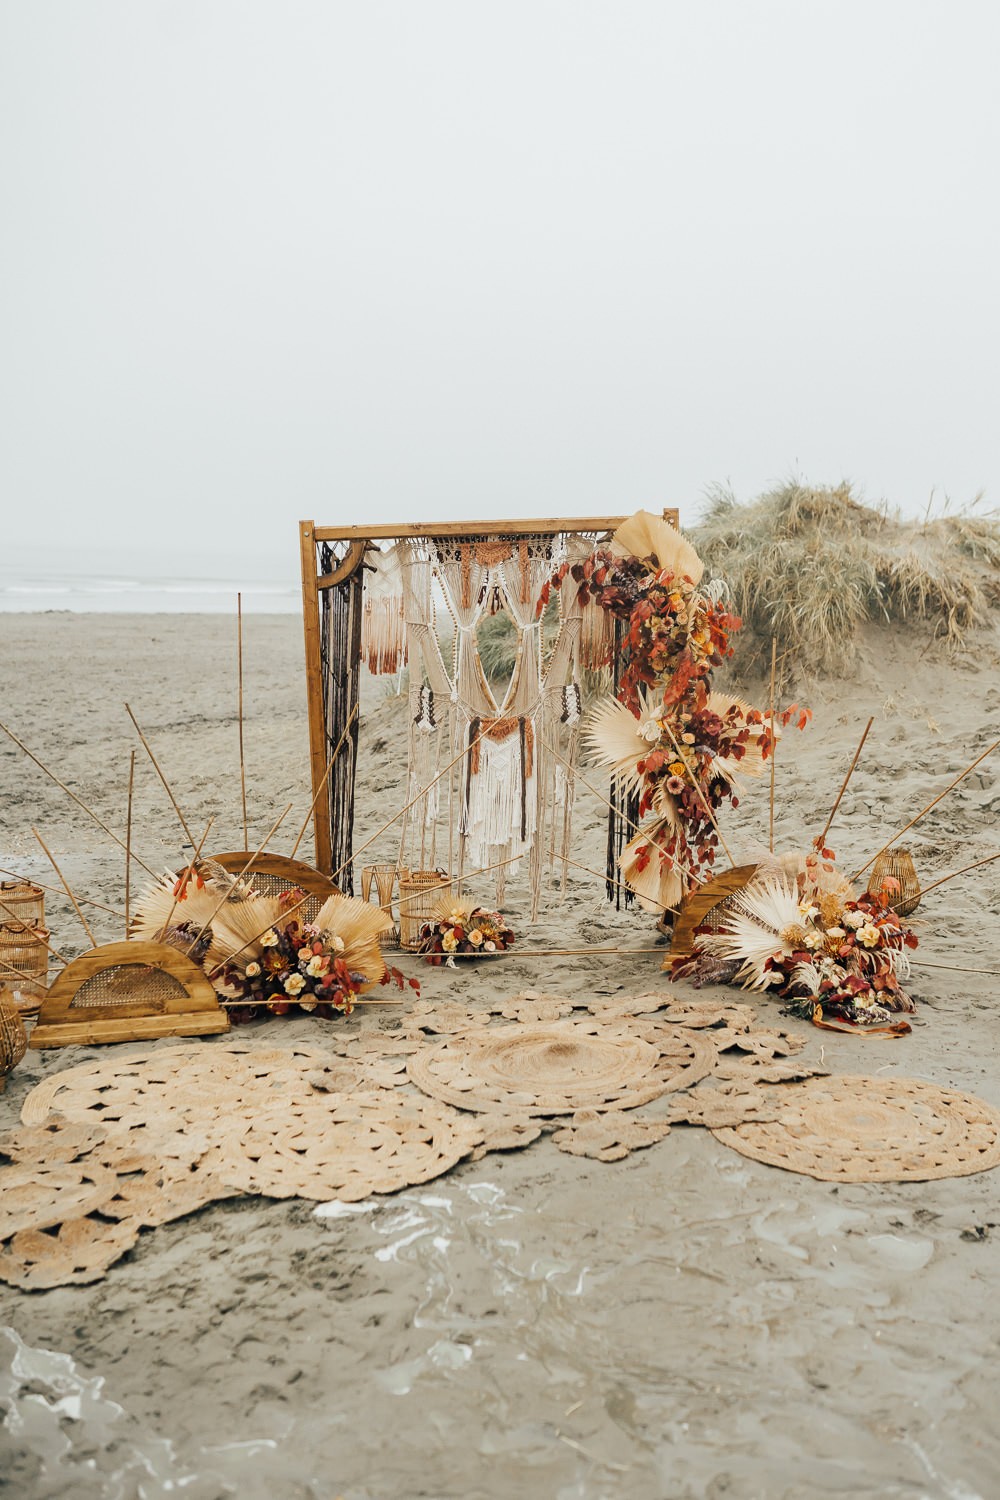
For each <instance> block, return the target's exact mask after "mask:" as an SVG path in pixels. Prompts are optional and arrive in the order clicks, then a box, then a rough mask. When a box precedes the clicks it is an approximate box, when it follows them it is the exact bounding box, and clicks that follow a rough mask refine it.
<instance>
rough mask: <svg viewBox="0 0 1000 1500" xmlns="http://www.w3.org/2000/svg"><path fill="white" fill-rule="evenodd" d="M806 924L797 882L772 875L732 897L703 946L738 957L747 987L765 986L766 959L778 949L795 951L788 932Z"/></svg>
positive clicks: (729, 957)
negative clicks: (792, 882) (718, 928)
mask: <svg viewBox="0 0 1000 1500" xmlns="http://www.w3.org/2000/svg"><path fill="white" fill-rule="evenodd" d="M802 925H803V919H802V914H801V912H800V910H799V894H798V890H797V888H796V886H795V885H790V884H789V883H788V882H787V881H786V880H784V879H782V878H781V877H779V876H775V875H768V876H766V877H765V878H764V879H762V880H753V881H751V882H750V884H749V885H747V886H746V887H745V888H744V889H743V890H742V891H740V892H738V893H736V894H735V895H733V896H732V897H731V898H730V903H729V910H728V911H727V912H726V916H725V918H724V921H723V925H722V927H721V929H720V930H719V931H718V932H714V933H706V934H705V935H704V937H703V938H702V939H701V946H702V947H703V948H704V949H705V950H706V952H708V953H712V954H715V956H716V957H718V958H722V959H727V960H730V961H732V962H736V961H738V962H739V964H740V968H739V970H738V971H737V975H736V977H737V979H739V980H742V982H743V984H744V987H745V988H747V989H752V990H765V989H767V987H768V983H769V977H768V974H767V973H766V972H765V969H764V965H765V963H766V962H767V960H768V959H769V958H771V957H773V955H774V954H775V953H784V954H785V955H786V956H787V955H790V954H791V953H792V952H793V951H794V950H793V947H792V945H791V943H790V942H789V941H788V939H787V937H786V934H789V933H793V932H795V931H796V930H797V929H801V928H802Z"/></svg>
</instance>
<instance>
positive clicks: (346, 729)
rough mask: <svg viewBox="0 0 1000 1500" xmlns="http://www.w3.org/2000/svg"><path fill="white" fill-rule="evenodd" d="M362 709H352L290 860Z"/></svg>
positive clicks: (294, 854)
mask: <svg viewBox="0 0 1000 1500" xmlns="http://www.w3.org/2000/svg"><path fill="white" fill-rule="evenodd" d="M360 707H361V705H360V704H359V703H355V705H354V707H353V708H352V709H351V712H350V716H349V717H348V720H347V723H346V724H345V725H344V732H343V734H342V735H341V736H340V739H339V740H338V741H337V744H336V748H335V749H334V752H333V754H332V755H331V756H330V759H329V760H328V761H327V765H326V770H325V771H324V772H323V780H322V781H321V782H320V784H319V788H318V790H317V792H316V795H315V797H314V798H313V799H312V801H311V802H310V804H309V811H308V812H307V813H306V815H305V818H304V819H303V823H302V827H301V828H300V829H299V836H298V838H297V839H296V840H295V844H294V847H293V849H292V852H291V856H290V858H292V859H294V858H295V856H296V854H298V852H299V845H300V844H301V842H302V840H303V839H304V838H305V836H306V829H307V828H308V827H309V819H310V818H311V817H312V815H313V813H314V812H315V811H316V803H317V802H318V801H319V799H320V797H322V795H323V788H324V787H325V786H326V784H327V782H328V781H329V779H330V772H331V771H332V770H333V763H334V761H335V760H336V759H337V756H338V755H339V754H340V752H341V750H342V749H343V745H344V741H345V740H346V739H347V735H348V732H349V731H350V728H351V725H352V724H353V723H354V720H355V719H356V718H357V716H358V709H359V708H360ZM244 831H245V830H244Z"/></svg>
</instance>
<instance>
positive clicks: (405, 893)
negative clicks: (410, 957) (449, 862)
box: [399, 870, 451, 953]
mask: <svg viewBox="0 0 1000 1500" xmlns="http://www.w3.org/2000/svg"><path fill="white" fill-rule="evenodd" d="M450 891H451V881H450V880H449V879H448V876H447V875H444V874H442V872H441V871H440V870H400V872H399V946H400V947H401V948H405V949H407V950H408V951H409V952H411V953H416V952H417V951H418V949H419V948H420V929H421V927H423V925H424V923H425V922H432V921H433V920H434V918H435V917H436V915H437V907H438V903H439V902H440V900H441V899H442V897H446V896H447V895H448V894H449V892H450Z"/></svg>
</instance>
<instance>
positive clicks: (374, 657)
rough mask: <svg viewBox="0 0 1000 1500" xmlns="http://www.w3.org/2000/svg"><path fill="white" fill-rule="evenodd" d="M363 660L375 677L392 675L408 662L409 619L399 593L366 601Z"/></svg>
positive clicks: (362, 642)
mask: <svg viewBox="0 0 1000 1500" xmlns="http://www.w3.org/2000/svg"><path fill="white" fill-rule="evenodd" d="M361 660H362V662H363V663H364V665H365V666H366V667H367V668H368V670H369V672H371V674H372V675H373V676H374V677H386V676H392V675H394V674H395V673H396V672H398V671H399V669H400V667H405V666H406V662H407V649H406V619H405V615H404V612H403V599H402V595H399V594H383V595H376V596H375V597H373V598H368V599H366V600H365V607H364V611H363V614H362V622H361Z"/></svg>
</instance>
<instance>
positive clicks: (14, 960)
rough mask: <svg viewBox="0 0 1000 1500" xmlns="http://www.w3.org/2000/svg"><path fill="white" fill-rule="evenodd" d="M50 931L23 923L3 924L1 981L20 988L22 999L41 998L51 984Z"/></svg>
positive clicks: (1, 932)
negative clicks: (25, 925)
mask: <svg viewBox="0 0 1000 1500" xmlns="http://www.w3.org/2000/svg"><path fill="white" fill-rule="evenodd" d="M48 936H49V934H48V932H47V931H46V929H45V928H44V927H33V928H28V927H24V926H22V924H21V923H20V922H17V923H14V922H5V923H3V924H2V925H0V984H6V985H9V987H10V988H11V989H12V990H19V991H20V993H21V999H22V1001H24V1000H25V999H27V998H28V997H34V998H36V999H38V1000H41V998H42V996H43V995H44V994H45V993H46V991H47V990H48V987H49V950H48V948H47V947H46V942H47V940H48Z"/></svg>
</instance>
